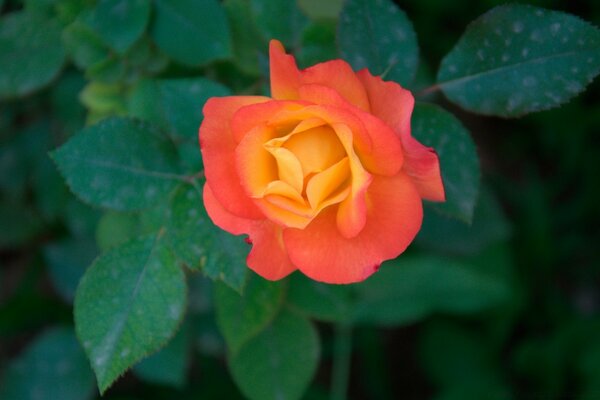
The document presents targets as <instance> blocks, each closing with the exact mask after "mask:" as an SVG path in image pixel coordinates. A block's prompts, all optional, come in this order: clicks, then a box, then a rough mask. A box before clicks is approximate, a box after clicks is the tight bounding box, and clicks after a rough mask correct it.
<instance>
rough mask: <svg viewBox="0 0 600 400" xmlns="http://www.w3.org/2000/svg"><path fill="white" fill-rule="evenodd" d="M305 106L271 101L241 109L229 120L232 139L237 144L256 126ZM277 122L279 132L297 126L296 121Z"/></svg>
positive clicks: (289, 102)
mask: <svg viewBox="0 0 600 400" xmlns="http://www.w3.org/2000/svg"><path fill="white" fill-rule="evenodd" d="M306 105H308V103H306V102H298V101H278V100H271V101H267V102H264V103H257V104H251V105H248V106H245V107H242V108H240V109H239V110H237V111H236V112H235V114H233V118H232V119H231V130H232V132H233V139H234V140H235V141H236V143H239V142H240V141H241V140H242V138H243V137H244V135H246V133H248V132H249V131H251V130H252V129H253V128H255V127H256V126H258V125H264V124H266V123H267V122H268V121H269V120H271V119H272V118H274V117H276V116H277V115H279V114H280V113H281V112H283V111H297V110H301V109H302V108H303V107H305V106H306ZM278 122H279V123H278V124H277V128H278V129H280V130H285V129H286V128H289V129H290V130H291V129H292V128H294V127H295V125H296V124H298V121H297V120H291V121H285V120H283V121H278ZM285 133H287V132H285ZM285 133H284V134H285Z"/></svg>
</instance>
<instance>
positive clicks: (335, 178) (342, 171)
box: [306, 157, 350, 208]
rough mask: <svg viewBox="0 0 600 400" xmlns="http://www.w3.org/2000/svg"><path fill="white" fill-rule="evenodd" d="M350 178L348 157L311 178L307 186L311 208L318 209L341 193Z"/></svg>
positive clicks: (307, 195)
mask: <svg viewBox="0 0 600 400" xmlns="http://www.w3.org/2000/svg"><path fill="white" fill-rule="evenodd" d="M349 178H350V165H349V162H348V157H344V158H343V159H342V160H340V161H339V162H337V163H336V164H334V165H332V166H331V167H329V168H327V169H326V170H324V171H323V172H320V173H318V174H316V175H314V176H313V177H312V178H310V181H308V184H307V185H306V197H307V198H308V202H309V203H310V205H311V207H313V208H317V207H319V205H320V204H321V203H322V202H323V201H324V200H325V199H327V198H328V197H329V196H331V195H332V194H333V193H334V192H337V191H339V189H340V188H341V186H342V184H343V183H345V182H346V181H348V180H349Z"/></svg>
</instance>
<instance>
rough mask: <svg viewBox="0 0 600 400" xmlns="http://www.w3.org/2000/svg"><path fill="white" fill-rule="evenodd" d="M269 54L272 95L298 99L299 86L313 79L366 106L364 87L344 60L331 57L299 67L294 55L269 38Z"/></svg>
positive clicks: (356, 103) (359, 105) (364, 107)
mask: <svg viewBox="0 0 600 400" xmlns="http://www.w3.org/2000/svg"><path fill="white" fill-rule="evenodd" d="M269 57H270V69H271V71H270V74H271V95H272V96H273V98H274V99H281V100H284V99H288V100H295V99H298V88H299V87H300V86H302V85H306V84H311V83H316V84H320V85H324V86H327V87H330V88H332V89H334V90H335V91H337V92H338V93H339V94H340V95H341V96H342V97H344V98H345V99H346V100H347V101H349V102H350V103H352V104H354V105H355V106H357V107H359V108H361V109H363V110H366V111H368V110H369V99H368V97H367V93H366V92H365V88H364V87H363V85H362V83H361V81H360V80H359V79H358V77H357V76H356V73H355V72H354V71H353V70H352V67H350V65H349V64H348V63H347V62H345V61H343V60H332V61H327V62H324V63H319V64H316V65H313V66H312V67H310V68H307V69H305V70H302V71H299V70H298V67H297V65H296V60H295V59H294V57H293V56H290V55H288V54H286V53H285V49H284V48H283V45H282V44H281V43H280V42H279V41H277V40H271V43H270V46H269Z"/></svg>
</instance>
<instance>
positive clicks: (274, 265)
mask: <svg viewBox="0 0 600 400" xmlns="http://www.w3.org/2000/svg"><path fill="white" fill-rule="evenodd" d="M204 206H205V207H206V211H207V212H208V215H209V216H210V218H211V219H212V220H213V222H214V223H215V225H217V226H218V227H220V228H221V229H224V230H226V231H228V232H229V233H232V234H234V235H241V234H244V233H245V234H248V235H249V242H250V243H252V250H251V251H250V254H248V258H247V260H246V262H247V263H248V266H249V267H250V268H251V269H252V270H254V271H255V272H256V273H257V274H259V275H261V276H262V277H263V278H265V279H270V280H278V279H281V278H284V277H285V276H287V275H289V274H290V273H292V272H293V271H295V270H296V267H294V265H293V264H292V262H291V261H290V258H289V257H288V255H287V251H286V249H285V247H284V245H283V239H282V231H281V228H280V227H278V226H277V225H275V224H274V223H272V222H270V221H268V220H249V219H244V218H240V217H236V216H235V215H233V214H231V213H229V212H228V211H227V210H225V208H223V206H222V205H221V204H220V203H219V201H218V200H217V198H216V197H215V196H214V193H213V192H212V190H211V188H210V186H208V185H204Z"/></svg>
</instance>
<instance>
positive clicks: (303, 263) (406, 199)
mask: <svg viewBox="0 0 600 400" xmlns="http://www.w3.org/2000/svg"><path fill="white" fill-rule="evenodd" d="M367 199H368V211H367V223H366V224H365V227H364V229H363V230H362V231H361V232H360V233H359V234H358V235H357V236H356V237H354V238H351V239H348V238H345V237H344V236H342V235H341V234H340V233H339V231H338V229H337V227H336V215H335V209H333V208H329V209H326V210H324V211H323V212H322V213H321V214H320V215H319V216H318V217H317V218H315V219H314V220H313V221H312V222H311V223H310V224H309V225H308V226H307V227H306V228H305V229H302V230H301V229H285V230H284V231H283V240H284V243H285V247H286V249H287V252H288V255H289V257H290V260H291V261H292V263H293V264H294V265H296V267H298V269H300V270H301V271H302V272H303V273H304V274H306V275H307V276H309V277H310V278H312V279H314V280H317V281H321V282H327V283H338V284H340V283H353V282H359V281H362V280H364V279H366V278H367V277H368V276H369V275H371V274H372V273H373V272H375V271H376V270H377V269H378V268H379V265H380V264H381V263H382V262H383V261H385V260H389V259H392V258H395V257H397V256H398V255H399V254H400V253H402V252H403V251H404V250H405V249H406V247H407V246H408V245H409V244H410V243H411V242H412V240H413V239H414V237H415V235H416V234H417V232H418V231H419V229H420V227H421V222H422V219H423V208H422V203H421V198H420V197H419V194H418V192H417V190H416V188H415V186H414V184H413V183H412V181H411V180H410V178H409V177H408V176H407V175H406V174H404V173H402V172H400V173H399V174H398V175H396V176H393V177H384V176H377V177H375V178H374V179H373V182H372V183H371V185H370V186H369V190H368V192H367Z"/></svg>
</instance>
